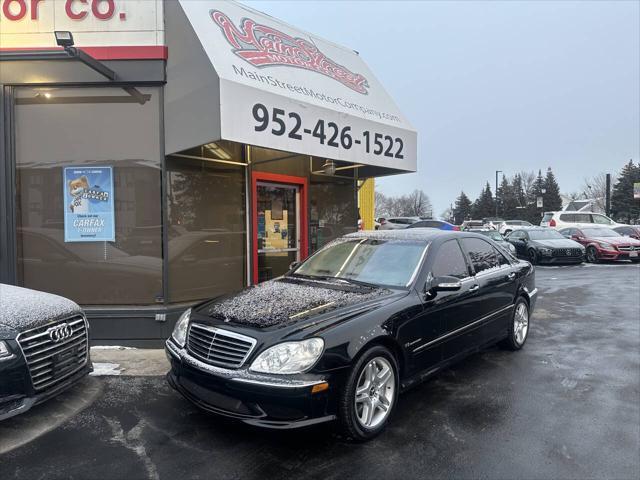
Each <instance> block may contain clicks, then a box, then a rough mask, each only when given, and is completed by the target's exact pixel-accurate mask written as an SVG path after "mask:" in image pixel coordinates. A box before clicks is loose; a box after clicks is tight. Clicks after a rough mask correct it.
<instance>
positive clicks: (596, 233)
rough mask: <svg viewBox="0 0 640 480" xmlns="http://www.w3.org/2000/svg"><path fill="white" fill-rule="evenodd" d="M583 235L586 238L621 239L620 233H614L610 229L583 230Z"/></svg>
mask: <svg viewBox="0 0 640 480" xmlns="http://www.w3.org/2000/svg"><path fill="white" fill-rule="evenodd" d="M582 233H584V235H585V237H620V236H622V235H620V234H619V233H618V232H614V231H613V230H611V229H610V228H583V229H582Z"/></svg>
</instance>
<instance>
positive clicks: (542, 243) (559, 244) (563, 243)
mask: <svg viewBox="0 0 640 480" xmlns="http://www.w3.org/2000/svg"><path fill="white" fill-rule="evenodd" d="M532 243H533V244H535V245H537V246H538V247H545V248H581V247H582V245H580V244H579V243H578V242H576V241H574V240H570V239H568V238H558V239H555V238H553V239H548V240H532Z"/></svg>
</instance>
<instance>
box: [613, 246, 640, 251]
mask: <svg viewBox="0 0 640 480" xmlns="http://www.w3.org/2000/svg"><path fill="white" fill-rule="evenodd" d="M618 250H620V251H621V252H640V247H634V246H632V245H620V246H618Z"/></svg>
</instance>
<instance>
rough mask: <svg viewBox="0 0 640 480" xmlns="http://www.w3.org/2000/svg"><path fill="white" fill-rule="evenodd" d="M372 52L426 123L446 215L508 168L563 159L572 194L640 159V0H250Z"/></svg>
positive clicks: (429, 164) (397, 191)
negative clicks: (463, 197) (587, 180)
mask: <svg viewBox="0 0 640 480" xmlns="http://www.w3.org/2000/svg"><path fill="white" fill-rule="evenodd" d="M242 3H244V4H246V5H248V6H251V7H252V8H255V9H257V10H261V11H263V12H265V13H268V14H270V15H272V16H274V17H277V18H280V19H282V20H284V21H286V22H288V23H291V24H292V25H294V26H296V27H299V28H301V29H303V30H306V31H309V32H311V33H314V34H316V35H319V36H321V37H324V38H326V39H328V40H331V41H334V42H336V43H339V44H342V45H345V46H348V47H350V48H353V49H354V50H357V51H358V52H360V55H361V57H362V58H363V59H364V61H365V62H366V63H367V64H368V65H369V67H370V68H371V69H372V71H373V72H374V74H375V75H376V77H377V78H378V79H379V80H380V81H381V83H382V84H383V85H384V86H385V88H386V89H387V91H388V93H389V94H390V95H391V97H392V98H393V99H394V100H395V101H396V103H397V105H398V107H399V108H400V110H401V111H402V112H403V113H404V114H405V115H406V116H407V118H408V119H409V120H410V121H411V123H412V124H413V126H414V128H415V129H416V130H417V131H418V171H417V173H412V174H404V175H396V176H392V177H386V178H381V179H379V180H376V189H378V190H379V191H382V192H383V193H384V194H387V195H401V194H404V193H407V192H409V191H411V190H413V189H415V188H418V189H422V190H424V191H425V192H426V193H427V194H428V195H429V197H430V199H431V202H432V203H433V206H434V214H435V215H436V216H439V215H440V214H441V213H442V212H443V211H444V210H445V209H446V208H447V207H449V205H450V204H451V203H452V202H454V201H455V198H456V197H457V196H458V195H459V193H460V191H461V190H464V191H465V193H467V195H469V197H470V198H471V199H472V200H473V199H475V198H476V197H477V196H478V194H479V193H480V190H481V189H482V187H483V185H484V183H485V182H487V181H489V182H490V183H491V185H492V189H493V184H494V183H495V171H496V170H502V171H503V172H504V173H505V174H506V175H507V176H512V175H513V174H515V173H517V172H519V171H522V170H527V171H532V170H534V171H536V172H537V170H538V169H542V170H543V173H544V171H545V170H546V169H547V167H551V168H552V170H553V171H554V173H555V174H556V178H557V180H558V183H559V184H560V189H561V191H562V192H563V193H568V192H574V191H582V186H583V184H584V180H585V178H590V177H593V176H595V175H597V174H599V173H602V172H609V173H615V172H616V171H619V170H620V169H621V168H622V166H623V165H624V164H625V163H626V162H628V161H629V159H633V160H634V161H636V162H637V161H639V160H640V2H639V1H635V0H626V1H579V2H568V1H567V2H565V1H461V2H455V1H415V2H401V1H394V2H387V1H322V2H316V1H293V2H291V1H266V0H265V1H244V2H242Z"/></svg>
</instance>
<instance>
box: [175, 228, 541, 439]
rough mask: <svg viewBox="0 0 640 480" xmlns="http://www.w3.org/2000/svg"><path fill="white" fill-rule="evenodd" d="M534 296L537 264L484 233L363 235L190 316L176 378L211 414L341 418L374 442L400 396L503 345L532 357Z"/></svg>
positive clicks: (272, 423) (272, 421)
mask: <svg viewBox="0 0 640 480" xmlns="http://www.w3.org/2000/svg"><path fill="white" fill-rule="evenodd" d="M536 293H537V289H536V287H535V277H534V267H532V265H531V264H530V263H529V262H525V261H519V260H517V259H516V258H515V257H512V256H511V255H510V254H509V253H507V252H506V251H505V250H503V249H500V248H497V247H496V246H495V245H494V244H493V242H492V241H491V240H490V239H488V238H487V237H484V236H482V235H478V234H474V233H464V232H451V231H443V230H436V229H425V230H422V229H415V230H386V231H382V230H379V231H369V232H359V233H354V234H350V235H347V236H345V237H342V238H340V239H338V240H335V241H333V242H332V243H330V244H329V245H327V246H325V247H324V248H323V249H321V250H320V251H318V252H316V253H315V254H314V255H312V256H311V257H310V258H308V259H307V260H306V261H304V262H303V263H301V264H299V265H293V266H292V269H291V270H290V271H289V272H288V273H287V274H286V275H284V276H282V277H280V278H277V279H275V280H272V281H268V282H265V283H262V284H259V285H257V286H254V287H252V288H248V289H246V290H244V291H242V292H240V293H238V294H234V295H229V296H226V297H222V298H217V299H214V300H211V301H208V302H204V303H202V304H200V305H198V306H196V307H194V308H192V309H189V310H187V311H185V312H184V314H183V315H182V316H181V318H180V319H179V320H178V322H177V324H176V326H175V329H174V331H173V334H172V336H171V338H169V339H168V340H167V342H166V351H167V356H168V357H169V360H170V362H171V371H170V372H169V374H168V377H167V378H168V381H169V383H170V384H171V386H173V387H174V388H175V389H176V390H178V391H179V392H180V393H182V394H183V395H184V396H185V397H186V398H187V399H189V400H190V401H191V402H193V403H194V404H195V405H197V406H199V407H201V408H202V409H205V410H207V411H210V412H214V413H217V414H221V415H225V416H229V417H234V418H237V419H240V420H243V421H244V422H246V423H249V424H253V425H259V426H263V427H271V428H295V427H301V426H306V425H311V424H316V423H319V422H325V421H329V420H334V419H335V420H338V421H339V424H340V426H341V427H342V430H343V432H345V433H346V435H347V436H349V437H350V438H352V439H355V440H366V439H368V438H371V437H373V436H374V435H376V434H378V433H379V432H380V431H381V430H382V429H383V428H384V426H385V424H386V423H387V421H388V419H389V417H390V414H391V413H392V412H393V410H394V408H396V403H397V397H398V394H399V393H400V392H401V391H403V390H405V389H407V388H409V387H411V386H412V385H415V384H416V383H418V382H420V381H422V380H423V379H425V378H427V377H428V376H429V375H431V374H433V373H435V372H436V371H438V370H440V369H442V368H443V367H445V366H447V365H450V364H451V363H453V362H455V361H457V360H459V359H461V358H463V357H464V356H465V355H468V354H469V353H471V352H475V351H477V350H478V349H481V348H482V347H484V346H487V345H490V344H493V343H495V342H498V341H501V343H502V345H504V346H505V347H506V348H508V349H511V350H518V349H520V348H522V346H523V345H524V344H525V342H526V339H527V335H528V333H529V321H530V315H531V312H532V310H533V308H534V305H535V302H536Z"/></svg>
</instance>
